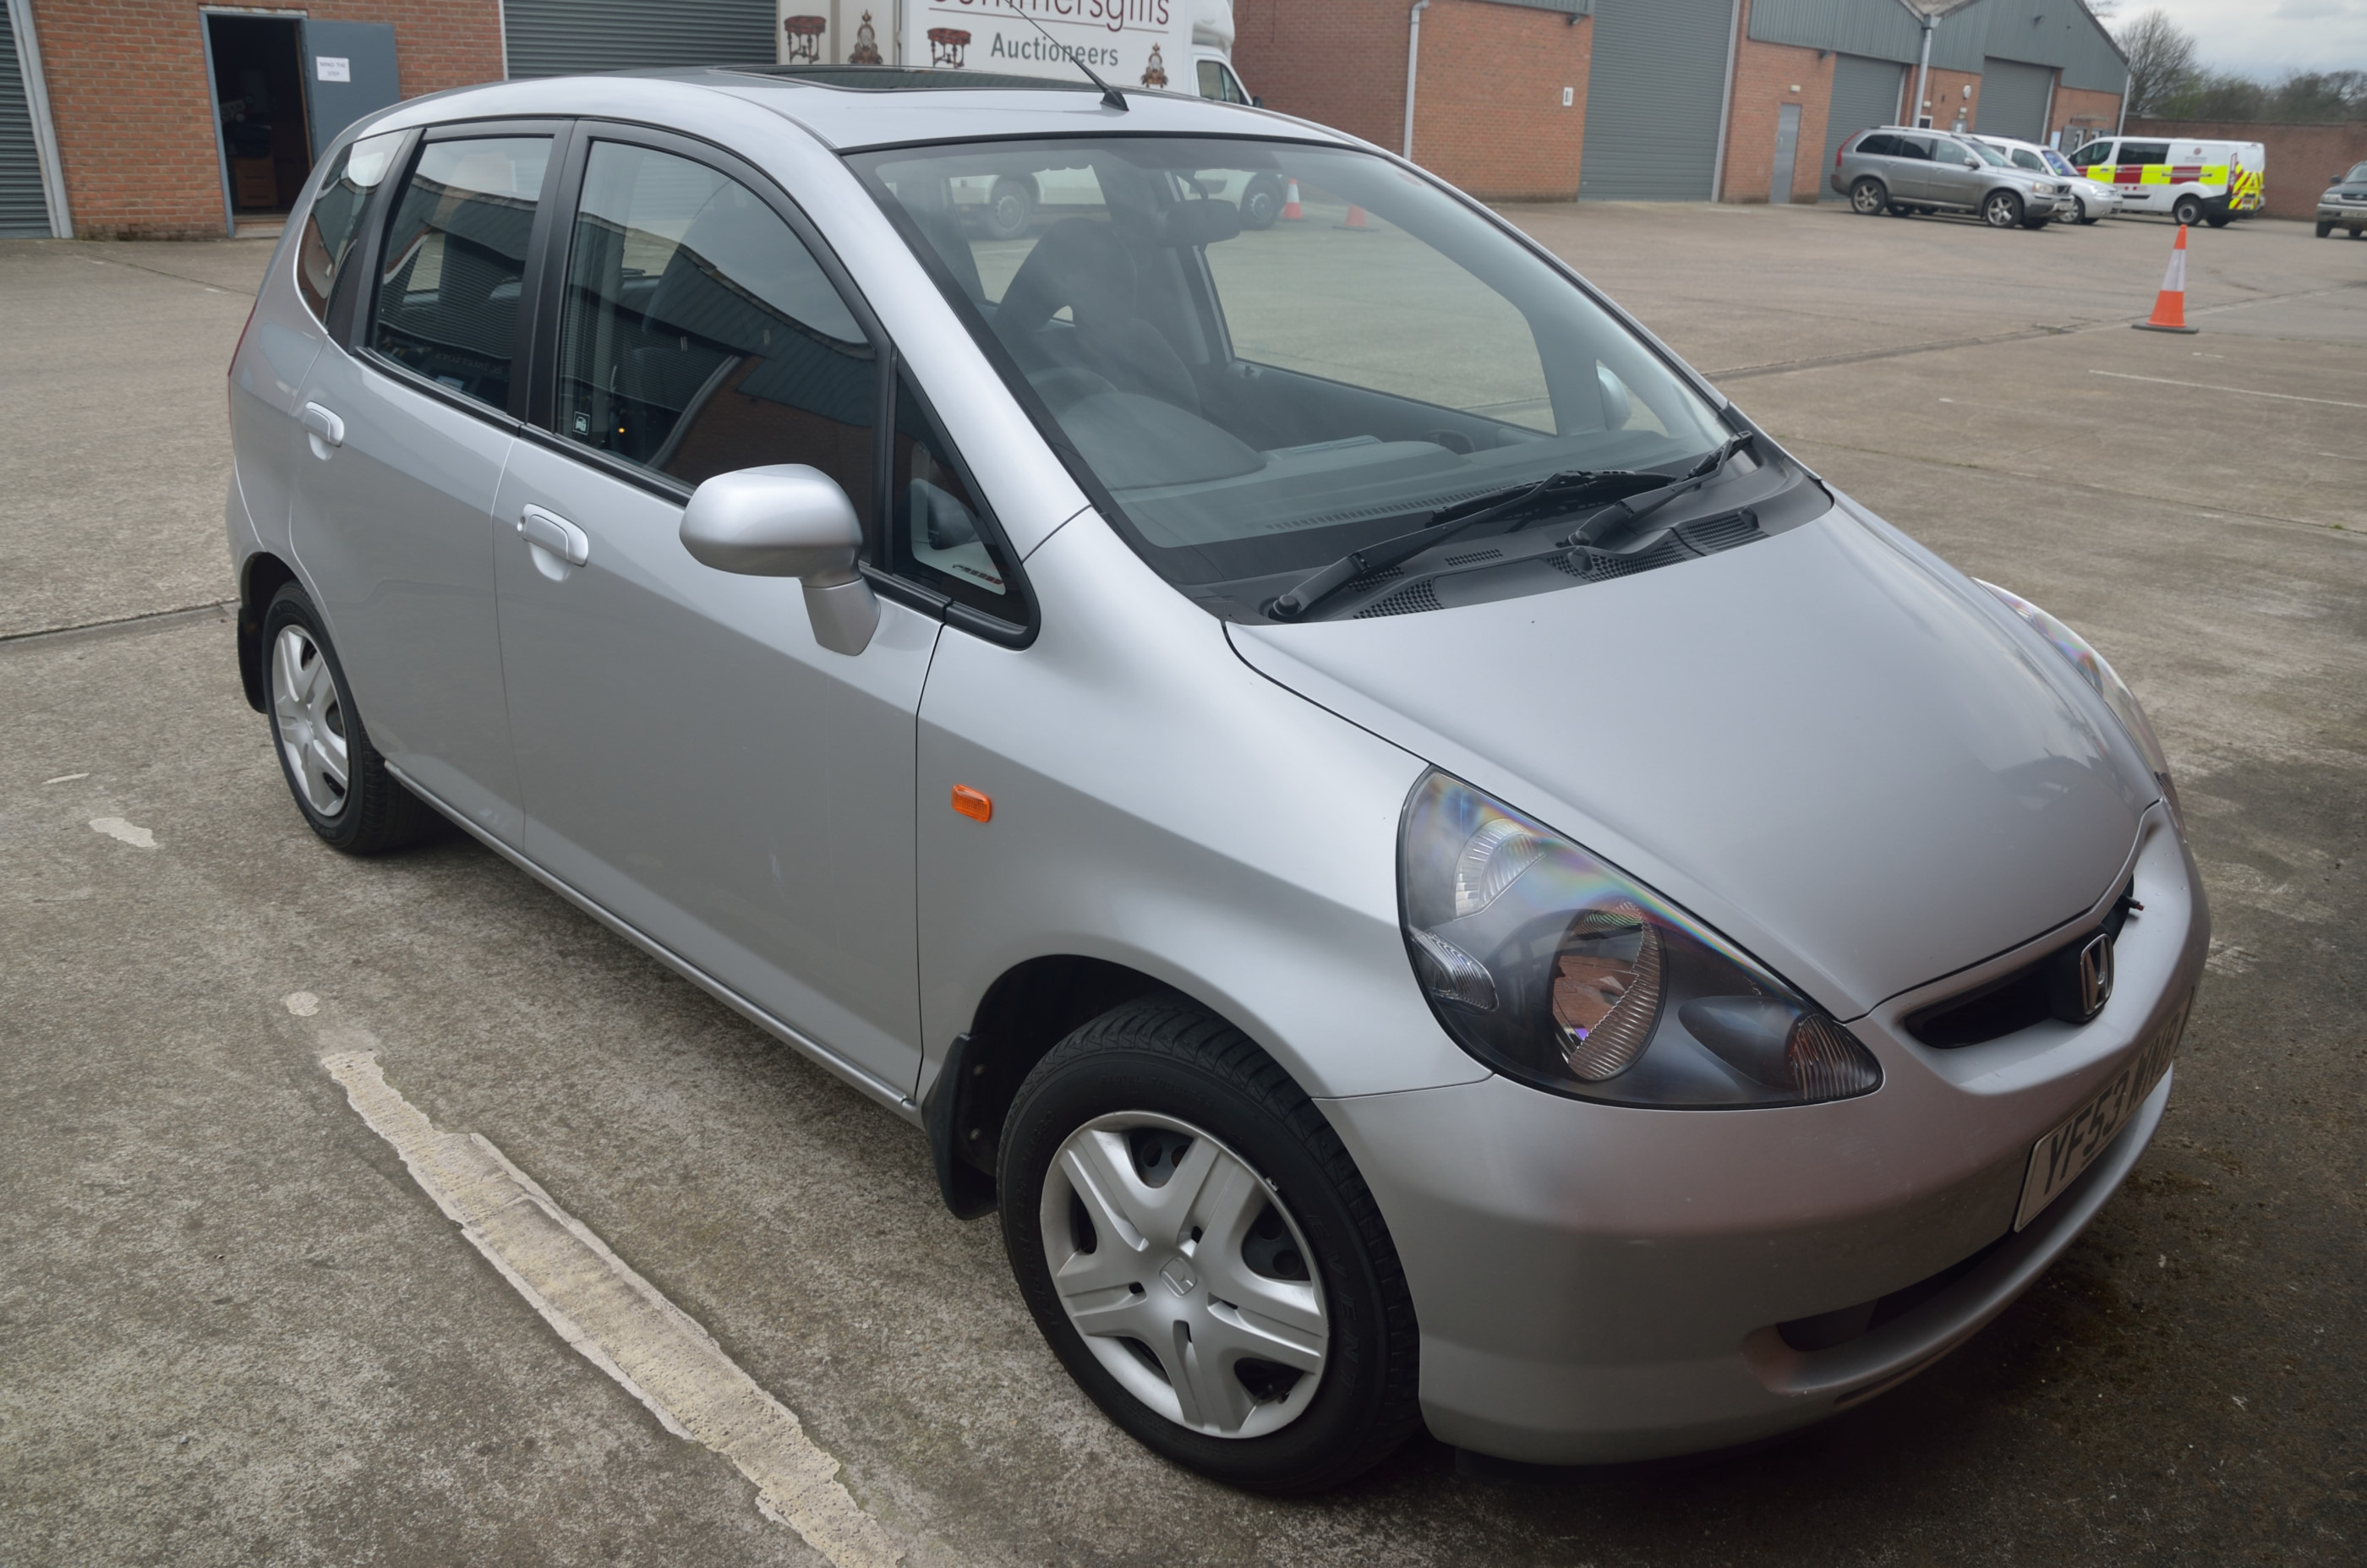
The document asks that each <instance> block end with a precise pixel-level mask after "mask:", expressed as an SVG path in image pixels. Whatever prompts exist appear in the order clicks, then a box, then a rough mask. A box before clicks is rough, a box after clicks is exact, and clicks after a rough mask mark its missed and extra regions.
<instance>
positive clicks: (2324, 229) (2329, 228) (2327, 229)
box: [2317, 223, 2359, 240]
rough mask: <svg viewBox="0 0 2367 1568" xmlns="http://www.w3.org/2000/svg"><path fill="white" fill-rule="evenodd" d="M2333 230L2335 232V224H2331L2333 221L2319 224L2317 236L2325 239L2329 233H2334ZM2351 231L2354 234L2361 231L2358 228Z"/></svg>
mask: <svg viewBox="0 0 2367 1568" xmlns="http://www.w3.org/2000/svg"><path fill="white" fill-rule="evenodd" d="M2333 232H2334V225H2333V224H2331V223H2321V224H2319V225H2318V226H2317V237H2318V238H2319V239H2321V240H2323V239H2325V238H2326V237H2327V235H2328V234H2331V233H2333ZM2350 232H2351V233H2352V234H2354V235H2355V234H2357V233H2358V232H2359V231H2358V230H2356V229H2353V230H2351V231H2350Z"/></svg>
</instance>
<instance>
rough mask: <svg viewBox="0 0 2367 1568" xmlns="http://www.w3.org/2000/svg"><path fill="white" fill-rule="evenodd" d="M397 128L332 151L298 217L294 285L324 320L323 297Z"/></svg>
mask: <svg viewBox="0 0 2367 1568" xmlns="http://www.w3.org/2000/svg"><path fill="white" fill-rule="evenodd" d="M401 143H402V132H401V131H399V130H391V131H388V132H386V133H385V134H384V135H381V136H365V137H363V138H362V139H361V140H360V141H357V142H355V143H354V144H353V145H352V146H350V147H348V148H346V149H345V151H344V152H340V153H339V154H337V166H336V168H335V169H334V171H332V172H331V174H330V175H329V177H328V178H327V179H325V180H323V181H322V182H321V194H320V195H319V196H317V197H313V198H312V210H311V212H309V213H307V214H305V217H304V232H303V235H302V237H301V238H300V239H299V240H298V242H297V246H296V288H297V292H299V293H300V294H302V295H303V296H304V303H305V304H307V305H309V306H311V310H312V314H314V315H316V316H318V317H320V318H321V319H322V320H323V321H327V320H328V319H329V297H330V296H331V295H332V294H334V293H335V292H336V291H337V277H338V275H339V274H340V273H341V272H342V270H343V269H344V267H345V257H346V255H347V254H349V253H350V252H351V251H352V250H353V245H354V236H356V235H357V234H358V233H360V232H361V225H362V209H365V208H367V207H368V205H369V198H370V192H371V191H373V190H375V189H377V188H378V186H379V182H380V181H381V180H383V179H385V178H386V171H387V169H388V167H389V166H390V165H391V164H392V162H393V160H394V154H395V150H396V149H397V147H399V146H400V145H401Z"/></svg>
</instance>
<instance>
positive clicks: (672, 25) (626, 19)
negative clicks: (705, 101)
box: [502, 0, 893, 77]
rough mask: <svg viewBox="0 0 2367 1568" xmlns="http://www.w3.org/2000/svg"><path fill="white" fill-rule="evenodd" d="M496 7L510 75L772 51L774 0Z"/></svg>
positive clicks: (710, 61) (705, 60)
mask: <svg viewBox="0 0 2367 1568" xmlns="http://www.w3.org/2000/svg"><path fill="white" fill-rule="evenodd" d="M879 8H880V10H881V11H882V12H883V13H885V12H889V11H892V9H893V7H892V6H889V5H887V4H886V3H885V0H883V3H882V5H881V6H880V7H879ZM502 11H503V20H504V23H505V24H506V27H505V29H504V30H505V36H506V38H507V40H508V43H509V54H510V75H511V76H512V77H521V76H565V75H569V74H571V73H576V72H583V71H627V70H632V69H635V68H638V67H643V66H666V65H727V64H728V65H748V64H758V63H770V62H771V61H772V60H773V58H774V54H775V51H774V48H773V15H774V12H773V0H504V5H503V7H502Z"/></svg>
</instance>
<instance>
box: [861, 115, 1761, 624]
mask: <svg viewBox="0 0 2367 1568" xmlns="http://www.w3.org/2000/svg"><path fill="white" fill-rule="evenodd" d="M851 161H852V162H853V163H854V164H855V167H856V169H857V170H858V172H860V173H862V174H863V175H865V176H866V178H867V179H868V180H869V181H870V182H871V184H872V186H873V190H874V194H875V196H876V197H878V199H879V200H880V201H881V203H882V204H883V206H885V207H886V208H887V209H889V212H890V214H891V216H894V217H896V218H898V219H899V220H900V222H901V223H902V224H903V225H904V226H905V228H906V232H907V235H908V237H909V238H910V239H911V240H912V243H914V244H915V246H916V247H917V248H919V249H920V250H921V251H922V253H923V257H924V259H929V260H932V261H934V262H936V263H938V264H941V265H942V269H943V271H942V277H943V280H944V282H945V285H946V288H947V289H948V291H949V293H950V294H952V295H953V296H954V297H955V298H956V300H957V305H958V306H959V307H961V308H964V309H966V310H968V311H969V312H971V313H972V317H973V322H974V326H973V330H974V331H976V332H978V333H980V337H981V340H982V341H983V342H985V343H986V344H989V345H990V347H991V350H992V351H993V352H995V353H996V355H997V356H998V357H999V358H1001V359H1002V361H1003V362H1004V363H1005V365H1006V374H1008V375H1011V376H1013V377H1014V379H1015V380H1016V381H1017V382H1019V383H1020V384H1021V385H1020V386H1019V387H1018V388H1016V389H1018V390H1021V391H1022V393H1023V396H1024V397H1025V399H1026V400H1028V401H1030V402H1031V404H1033V405H1034V406H1035V407H1036V409H1037V410H1038V411H1040V412H1039V413H1038V417H1039V419H1042V420H1044V421H1046V422H1048V429H1047V434H1048V435H1052V436H1054V438H1055V439H1056V440H1057V441H1058V442H1059V444H1060V445H1061V446H1064V447H1066V448H1067V449H1068V450H1069V451H1070V452H1072V453H1073V454H1075V456H1076V457H1078V458H1080V459H1081V460H1082V463H1083V464H1084V465H1085V467H1086V468H1089V469H1090V470H1091V473H1092V476H1093V478H1094V479H1097V480H1098V481H1099V483H1100V485H1101V486H1102V487H1103V488H1104V491H1106V493H1107V495H1108V498H1109V500H1110V501H1111V502H1114V503H1115V505H1116V510H1117V513H1118V515H1117V516H1116V517H1114V518H1113V521H1114V522H1116V523H1117V524H1118V525H1119V526H1120V527H1121V529H1122V530H1124V531H1125V532H1126V533H1127V537H1128V540H1129V542H1130V543H1131V544H1133V545H1134V547H1136V549H1137V550H1138V552H1139V553H1141V554H1142V555H1143V556H1144V558H1146V559H1147V560H1149V561H1150V563H1151V564H1152V565H1153V566H1154V567H1155V568H1156V569H1157V570H1160V571H1161V573H1162V574H1163V575H1165V576H1166V577H1167V578H1168V579H1169V581H1172V582H1175V583H1177V584H1178V585H1179V586H1182V587H1183V588H1184V589H1185V591H1186V592H1190V593H1192V594H1193V596H1194V597H1195V598H1198V599H1200V600H1202V601H1203V602H1204V603H1206V604H1208V607H1209V608H1211V609H1212V610H1213V611H1215V612H1216V613H1218V614H1232V613H1234V609H1233V608H1230V607H1229V606H1234V607H1237V606H1242V605H1247V606H1251V609H1250V610H1249V612H1248V613H1249V614H1251V615H1255V614H1257V613H1258V612H1257V611H1256V610H1255V608H1254V606H1256V605H1258V604H1262V603H1264V602H1266V600H1268V599H1270V598H1271V597H1272V594H1273V593H1274V592H1278V591H1279V589H1280V588H1281V587H1282V586H1284V585H1286V584H1287V583H1289V582H1290V581H1292V577H1293V574H1295V573H1305V572H1307V571H1308V570H1313V569H1315V568H1318V567H1321V566H1324V565H1325V564H1326V563H1328V562H1331V560H1333V559H1334V558H1337V557H1339V556H1340V555H1341V554H1342V552H1343V551H1347V550H1355V549H1361V548H1363V547H1365V546H1366V545H1369V544H1372V543H1374V542H1376V541H1379V540H1383V539H1387V538H1390V537H1393V536H1404V535H1407V534H1408V533H1409V531H1410V530H1416V529H1419V528H1421V527H1423V526H1425V525H1427V522H1428V520H1430V519H1432V518H1433V516H1435V515H1436V514H1438V513H1441V512H1443V511H1444V510H1445V509H1448V508H1451V507H1454V506H1455V505H1457V504H1461V503H1468V502H1474V501H1475V499H1478V498H1484V497H1488V496H1490V495H1493V494H1495V493H1496V492H1499V491H1504V490H1505V489H1506V488H1507V487H1515V488H1518V487H1523V486H1528V485H1534V484H1535V483H1536V482H1537V481H1539V480H1541V479H1546V478H1547V477H1549V476H1553V475H1556V474H1567V473H1569V472H1571V471H1574V470H1581V469H1583V470H1588V471H1597V470H1606V469H1619V470H1625V471H1627V472H1628V473H1629V475H1630V478H1631V479H1634V480H1635V482H1637V483H1650V484H1657V483H1659V482H1660V479H1659V473H1658V472H1657V470H1665V469H1666V468H1667V466H1670V465H1688V464H1692V463H1693V462H1696V461H1698V460H1699V459H1700V458H1702V457H1704V455H1705V454H1707V453H1709V452H1711V451H1712V450H1713V449H1714V448H1716V447H1717V446H1719V445H1720V444H1721V442H1723V441H1724V440H1725V438H1726V435H1727V430H1726V428H1725V426H1724V425H1723V424H1722V423H1720V421H1719V418H1718V416H1717V414H1716V411H1715V410H1714V409H1712V407H1711V406H1710V405H1709V404H1708V403H1707V402H1705V401H1704V400H1703V398H1702V397H1701V395H1700V394H1698V393H1697V392H1695V391H1694V390H1693V388H1692V387H1691V386H1690V385H1689V384H1688V383H1687V382H1686V381H1685V380H1683V379H1682V378H1681V377H1680V376H1679V375H1678V374H1677V373H1675V372H1674V371H1673V370H1671V369H1670V367H1669V366H1668V365H1666V364H1665V363H1664V362H1663V361H1662V360H1661V359H1660V358H1659V356H1658V355H1656V354H1654V353H1653V352H1652V351H1651V350H1650V349H1648V347H1647V346H1646V345H1645V344H1643V343H1641V342H1640V341H1639V340H1638V339H1637V337H1636V336H1635V335H1634V334H1633V333H1630V332H1629V331H1628V330H1627V329H1626V328H1625V327H1624V326H1622V325H1621V324H1620V323H1619V322H1618V321H1616V320H1615V319H1614V317H1613V316H1612V315H1611V314H1610V313H1609V312H1608V311H1606V310H1603V308H1602V307H1601V306H1599V305H1597V304H1596V303H1595V302H1594V301H1593V300H1592V299H1591V298H1590V297H1589V296H1588V295H1587V294H1586V293H1585V291H1584V290H1583V289H1581V288H1579V287H1578V286H1576V285H1575V284H1573V283H1572V282H1571V281H1570V280H1569V277H1568V276H1565V275H1563V274H1562V273H1560V272H1559V271H1557V269H1555V268H1553V267H1552V266H1551V265H1548V264H1547V263H1546V262H1545V261H1543V260H1542V259H1541V258H1539V257H1538V256H1537V255H1536V254H1534V253H1533V252H1531V251H1530V250H1529V249H1528V248H1527V247H1526V246H1524V245H1523V243H1521V242H1520V241H1518V240H1517V239H1516V238H1514V237H1513V236H1512V235H1510V234H1508V233H1506V232H1505V231H1503V230H1501V228H1499V227H1498V226H1497V225H1495V224H1494V223H1492V222H1490V221H1489V220H1488V219H1487V218H1485V217H1484V216H1482V215H1480V214H1479V213H1478V212H1475V211H1474V210H1472V209H1470V208H1468V207H1467V206H1466V205H1465V204H1464V203H1462V202H1461V201H1459V200H1457V199H1456V198H1455V197H1453V196H1452V195H1450V194H1448V193H1447V192H1445V191H1444V190H1442V189H1441V188H1439V187H1438V186H1435V185H1433V184H1432V183H1430V182H1429V181H1427V180H1424V179H1422V178H1421V177H1419V176H1417V175H1412V174H1410V173H1409V172H1406V171H1404V170H1401V169H1399V168H1397V167H1396V166H1394V165H1393V164H1389V163H1387V162H1386V161H1384V160H1382V159H1379V158H1376V157H1372V156H1369V155H1367V154H1364V153H1360V152H1352V151H1348V150H1345V149H1338V148H1325V147H1312V146H1306V145H1299V144H1291V143H1262V142H1255V141H1232V140H1225V141H1202V140H1198V139H1193V138H1182V137H1127V138H1110V139H1107V140H1083V139H1079V140H1061V141H1044V142H1037V143H1013V142H1002V143H982V144H978V145H974V146H956V147H932V148H920V149H900V150H891V151H887V152H872V153H863V154H858V155H856V156H855V158H853V159H852V160H851ZM997 179H1014V180H1015V179H1030V180H1033V181H1034V182H1035V184H1036V187H1037V188H1039V189H1041V190H1042V191H1043V192H1044V193H1045V196H1044V203H1043V205H1042V207H1040V208H1039V209H1038V210H1037V213H1036V220H1035V221H1034V222H1033V223H1032V224H1031V225H1030V227H1029V229H1028V231H1027V232H1025V234H1023V235H1021V236H1020V237H1019V238H1017V239H1002V238H997V237H996V235H995V231H994V230H993V227H992V222H991V214H990V213H988V211H987V210H986V209H984V208H982V207H976V206H966V205H964V204H963V202H962V200H961V199H960V192H962V191H964V190H968V189H975V188H979V187H980V186H991V184H992V183H993V182H994V181H995V180H997ZM1275 179H1287V180H1290V181H1294V182H1296V184H1297V188H1298V195H1299V200H1300V203H1301V209H1302V211H1303V212H1304V215H1305V216H1304V217H1303V218H1302V219H1299V220H1295V221H1283V222H1276V223H1274V224H1273V225H1272V226H1271V227H1269V228H1266V229H1263V230H1259V229H1250V228H1244V227H1243V225H1242V220H1241V213H1242V211H1243V208H1242V207H1241V206H1240V205H1239V203H1240V202H1242V201H1243V200H1245V199H1246V196H1247V193H1248V192H1249V191H1250V190H1251V188H1252V187H1253V186H1260V188H1263V187H1262V186H1261V182H1262V181H1272V180H1275ZM1744 461H1745V463H1747V462H1748V459H1745V460H1744ZM1636 470H1656V472H1655V473H1654V474H1653V475H1652V476H1650V477H1649V478H1648V479H1635V471H1636ZM1746 471H1747V470H1746ZM1715 488H1716V487H1714V486H1710V487H1704V488H1703V489H1702V490H1701V491H1699V492H1698V493H1697V494H1694V495H1689V496H1688V497H1687V498H1686V501H1685V502H1682V503H1679V504H1677V505H1674V506H1672V507H1671V508H1670V512H1669V513H1668V516H1667V520H1668V521H1670V522H1671V523H1673V522H1675V521H1677V520H1678V519H1679V518H1680V517H1681V516H1683V515H1687V514H1689V510H1690V508H1691V507H1692V506H1693V504H1695V503H1699V502H1705V501H1706V500H1707V498H1708V496H1709V495H1710V493H1711V491H1712V490H1714V489H1715ZM1728 504H1731V502H1728ZM899 505H900V507H901V506H903V505H904V501H903V499H902V498H900V499H899ZM1105 510H1106V509H1105ZM916 537H917V535H916Z"/></svg>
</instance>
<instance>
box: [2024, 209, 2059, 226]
mask: <svg viewBox="0 0 2367 1568" xmlns="http://www.w3.org/2000/svg"><path fill="white" fill-rule="evenodd" d="M2054 221H2055V214H2053V213H2052V212H2041V213H2035V214H2033V215H2032V216H2029V217H2026V218H2024V219H2023V220H2022V227H2023V228H2025V229H2044V228H2045V227H2046V226H2047V225H2048V224H2049V223H2052V222H2054Z"/></svg>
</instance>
